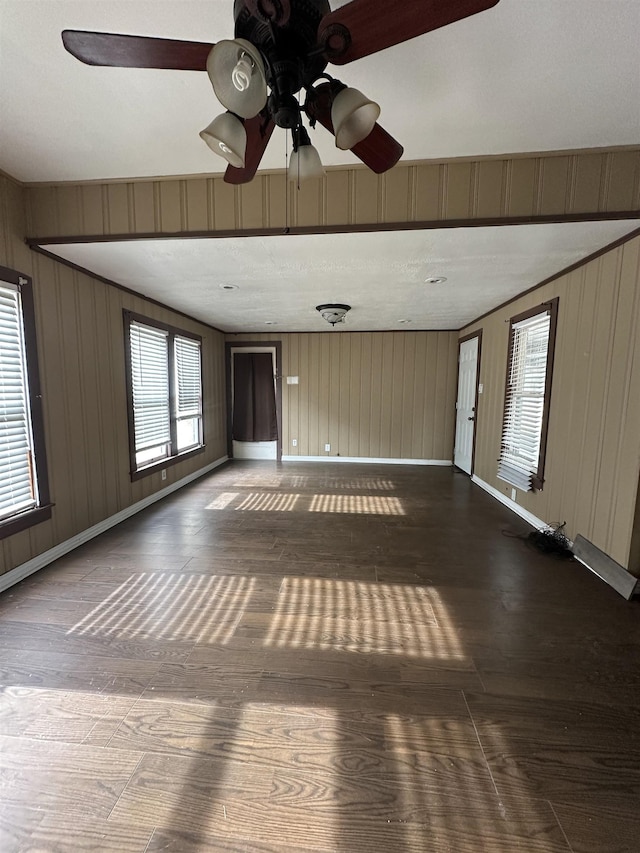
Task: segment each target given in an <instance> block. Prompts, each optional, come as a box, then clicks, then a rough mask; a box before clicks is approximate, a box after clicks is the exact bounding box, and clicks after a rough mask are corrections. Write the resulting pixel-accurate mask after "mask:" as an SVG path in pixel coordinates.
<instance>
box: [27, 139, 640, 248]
mask: <svg viewBox="0 0 640 853" xmlns="http://www.w3.org/2000/svg"><path fill="white" fill-rule="evenodd" d="M285 183H286V176H285V173H284V172H266V173H264V174H263V175H259V176H258V177H257V178H256V179H254V180H253V181H252V182H251V183H250V184H247V185H245V186H242V187H234V186H231V185H230V184H225V183H224V181H223V179H222V176H220V175H217V176H213V177H192V178H188V179H180V180H178V179H162V180H157V181H148V180H141V181H134V182H129V183H117V182H113V183H107V184H103V185H98V184H78V185H69V184H62V185H59V186H37V185H33V186H30V187H28V188H27V199H28V203H29V205H30V210H31V219H30V236H32V237H43V238H44V237H59V236H83V235H85V236H86V235H94V234H95V235H102V234H131V233H140V234H142V233H145V234H148V233H165V234H168V233H177V232H194V231H207V230H232V229H241V230H246V229H256V228H258V229H259V228H269V227H271V228H279V227H285V226H287V225H288V226H289V227H298V226H299V227H311V228H313V227H319V228H320V227H326V226H329V227H331V226H341V225H367V224H381V223H391V222H405V221H406V222H410V221H416V220H419V221H439V220H447V219H456V220H457V219H463V220H466V219H479V218H492V217H499V216H503V215H504V216H512V217H514V216H533V215H537V216H562V215H565V214H567V215H572V214H585V213H595V212H606V211H625V210H635V209H637V208H638V207H640V150H625V151H616V150H614V151H606V150H603V151H601V152H595V153H594V152H584V153H583V152H573V153H564V154H562V153H560V154H542V155H537V156H533V155H532V156H525V155H522V156H520V155H518V156H514V157H502V158H485V159H482V160H475V161H474V160H465V159H459V160H451V161H442V162H436V161H424V162H417V163H399V164H398V165H397V166H396V167H394V169H392V170H391V171H390V172H388V173H386V174H384V175H375V174H374V173H373V172H370V171H369V170H368V169H366V168H364V167H359V166H357V167H353V168H344V167H343V168H338V169H330V170H329V171H328V173H327V175H326V177H325V178H323V179H322V180H318V181H311V182H309V183H308V184H304V185H302V186H301V187H300V189H299V190H298V189H297V188H296V187H295V185H294V184H293V183H290V184H289V187H288V196H287V201H286V207H285V195H286V187H285Z"/></svg>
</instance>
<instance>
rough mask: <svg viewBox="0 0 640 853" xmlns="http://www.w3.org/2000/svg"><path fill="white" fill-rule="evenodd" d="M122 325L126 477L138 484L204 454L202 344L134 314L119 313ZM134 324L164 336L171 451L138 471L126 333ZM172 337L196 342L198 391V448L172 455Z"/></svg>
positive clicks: (192, 336)
mask: <svg viewBox="0 0 640 853" xmlns="http://www.w3.org/2000/svg"><path fill="white" fill-rule="evenodd" d="M122 315H123V323H124V350H125V382H126V391H127V423H128V428H129V474H130V477H131V481H132V482H134V481H135V480H140V479H142V478H143V477H146V476H148V475H149V474H154V473H155V472H157V471H161V470H162V469H163V468H169V467H170V466H171V465H175V464H176V463H177V462H184V461H185V460H186V459H190V458H191V457H192V456H197V455H198V454H200V453H204V451H205V449H206V443H205V434H204V383H203V381H202V365H203V358H202V352H203V340H202V336H201V335H196V334H195V333H193V332H187V331H186V330H185V329H180V328H178V327H177V326H172V325H170V324H169V323H163V322H161V321H159V320H154V319H152V318H151V317H146V316H144V315H143V314H138V313H136V312H135V311H129V310H127V309H126V308H125V309H123V312H122ZM134 322H135V323H138V324H140V325H143V326H149V327H151V328H155V329H160V330H161V331H163V332H166V333H167V335H168V358H167V371H168V378H169V418H170V431H171V442H170V443H171V450H172V453H171V455H170V456H166V457H165V458H164V459H160V460H158V461H157V462H152V463H150V464H149V465H144V466H142V467H138V466H137V464H136V446H135V423H134V415H133V377H132V366H131V335H130V329H131V324H132V323H134ZM176 337H181V338H189V339H191V340H194V341H197V342H198V343H199V345H200V390H201V396H200V400H201V406H200V415H199V417H200V444H198V446H197V447H192V448H189V449H188V450H184V451H182V452H174V451H175V447H176V442H177V436H176V420H177V419H176V414H175V409H176V387H175V369H174V340H175V338H176Z"/></svg>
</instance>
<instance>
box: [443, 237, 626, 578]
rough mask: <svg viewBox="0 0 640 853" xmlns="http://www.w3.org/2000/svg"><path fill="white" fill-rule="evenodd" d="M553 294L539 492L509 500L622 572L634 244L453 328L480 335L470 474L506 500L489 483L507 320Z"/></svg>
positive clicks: (505, 488) (493, 481)
mask: <svg viewBox="0 0 640 853" xmlns="http://www.w3.org/2000/svg"><path fill="white" fill-rule="evenodd" d="M556 296H558V297H559V307H558V331H557V343H556V355H555V366H554V374H553V387H552V397H551V407H550V420H549V442H548V448H547V460H546V470H545V485H544V489H543V490H542V491H541V492H538V493H536V494H532V493H523V492H520V491H518V493H517V500H518V503H520V504H521V505H522V506H524V507H525V508H526V509H528V510H529V511H530V512H532V513H533V514H534V515H535V516H537V517H538V518H540V519H542V520H543V521H546V522H562V521H566V522H567V533H568V535H569V536H570V537H571V538H574V537H575V536H576V535H577V534H578V533H581V534H582V535H583V536H585V537H586V538H587V539H589V540H590V541H591V542H593V543H594V544H595V545H597V546H598V547H599V548H601V549H602V550H603V551H605V552H606V553H607V554H609V555H610V556H611V557H613V559H614V560H616V561H617V562H619V563H621V564H622V565H623V566H625V567H627V566H629V558H630V549H631V540H632V535H633V536H634V542H639V541H640V540H639V539H638V537H640V529H639V525H640V521H639V515H640V512H636V501H637V497H638V479H639V475H640V346H638V339H639V334H640V237H636V238H635V239H633V240H631V241H629V242H627V243H625V244H623V245H622V246H619V247H618V248H616V249H613V250H612V251H610V252H608V253H607V254H605V255H603V256H601V257H599V258H597V259H595V260H593V261H591V262H590V263H588V264H586V265H585V266H583V267H579V268H578V269H576V270H574V271H573V272H571V273H569V274H567V275H565V276H563V277H561V278H559V279H557V280H556V281H553V282H551V283H550V284H548V285H545V286H544V287H542V288H538V289H537V290H535V291H533V292H531V293H529V294H527V295H525V296H523V297H521V298H520V299H518V300H516V301H515V302H513V303H511V304H510V305H508V306H506V307H504V308H502V309H499V310H498V311H496V312H494V313H493V314H491V315H489V316H488V317H485V318H484V319H482V320H481V321H479V322H478V323H476V324H474V325H473V326H469V327H467V328H465V329H463V330H461V332H460V335H461V336H462V335H466V334H468V333H469V332H471V331H474V330H476V329H478V328H482V330H483V336H482V363H481V375H480V381H481V382H482V384H483V386H484V393H483V394H482V395H481V396H480V398H479V406H478V419H477V423H478V426H477V430H478V432H477V442H476V460H475V473H476V474H477V476H478V477H480V478H481V479H482V480H484V481H485V482H487V483H489V484H490V485H491V486H493V487H494V488H496V489H498V490H499V491H501V492H503V493H505V494H507V495H510V493H511V486H509V485H507V484H506V483H503V482H502V481H500V480H498V479H497V477H496V470H497V458H498V454H499V449H500V434H501V427H502V411H503V403H504V383H505V372H506V358H507V343H508V329H509V326H508V320H509V318H510V317H512V316H514V315H516V314H519V313H520V312H522V311H524V310H527V309H528V308H531V307H533V306H535V305H538V304H540V303H541V302H544V301H546V300H548V299H551V298H553V297H556ZM634 517H635V521H634ZM634 525H635V527H634ZM634 547H636V548H638V547H639V546H638V545H637V544H636V545H635V546H634ZM635 559H636V564H635V565H634V566H632V568H633V569H634V570H635V571H638V570H640V566H638V564H637V556H636V558H635ZM639 573H640V572H639Z"/></svg>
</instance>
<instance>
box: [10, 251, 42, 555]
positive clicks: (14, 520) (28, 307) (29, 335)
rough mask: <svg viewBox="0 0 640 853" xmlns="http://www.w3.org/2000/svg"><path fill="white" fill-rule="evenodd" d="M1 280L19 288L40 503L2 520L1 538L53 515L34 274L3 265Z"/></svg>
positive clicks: (36, 478) (35, 472)
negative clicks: (29, 274) (39, 362)
mask: <svg viewBox="0 0 640 853" xmlns="http://www.w3.org/2000/svg"><path fill="white" fill-rule="evenodd" d="M0 279H1V280H2V281H4V282H6V283H7V284H11V285H13V286H15V287H17V288H18V290H19V292H20V305H21V308H22V311H21V314H22V329H23V334H24V350H25V364H26V377H25V378H26V384H27V390H28V405H29V414H30V417H31V437H32V440H33V447H32V453H33V465H34V476H35V481H36V484H37V491H38V504H37V506H35V507H32V508H31V509H26V510H20V511H19V512H16V513H15V514H14V515H10V516H8V517H7V518H5V519H3V520H1V521H0V540H1V539H5V538H7V537H8V536H13V535H14V534H15V533H20V532H21V531H23V530H28V529H29V528H30V527H33V525H35V524H40V523H41V522H43V521H47V520H48V519H50V518H51V514H52V513H51V510H52V507H53V504H52V503H51V500H50V494H49V474H48V466H47V452H46V446H45V438H44V415H43V410H42V393H41V388H40V371H39V367H38V345H37V340H36V317H35V305H34V299H33V280H32V278H31V276H28V275H25V273H21V272H18V271H17V270H13V269H9V268H8V267H4V266H0Z"/></svg>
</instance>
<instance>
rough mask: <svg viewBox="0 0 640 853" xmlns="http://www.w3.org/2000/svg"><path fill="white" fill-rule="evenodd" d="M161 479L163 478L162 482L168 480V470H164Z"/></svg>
mask: <svg viewBox="0 0 640 853" xmlns="http://www.w3.org/2000/svg"><path fill="white" fill-rule="evenodd" d="M160 478H161V479H162V480H166V479H167V470H166V468H163V469H162V471H161V472H160Z"/></svg>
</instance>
